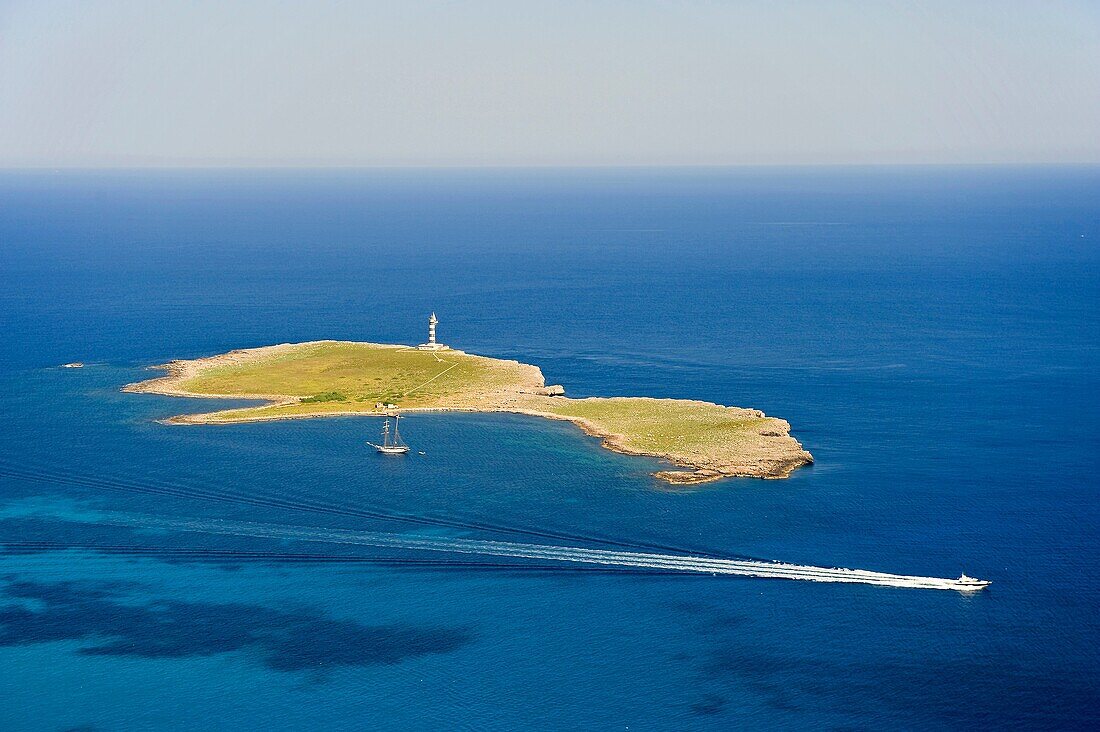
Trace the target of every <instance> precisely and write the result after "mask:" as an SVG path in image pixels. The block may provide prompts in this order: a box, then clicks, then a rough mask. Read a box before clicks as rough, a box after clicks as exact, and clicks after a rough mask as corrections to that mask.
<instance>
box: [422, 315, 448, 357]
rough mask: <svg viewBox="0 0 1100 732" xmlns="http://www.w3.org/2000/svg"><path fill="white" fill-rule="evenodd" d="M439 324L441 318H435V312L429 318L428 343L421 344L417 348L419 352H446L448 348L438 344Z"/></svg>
mask: <svg viewBox="0 0 1100 732" xmlns="http://www.w3.org/2000/svg"><path fill="white" fill-rule="evenodd" d="M438 323H439V318H437V317H435V313H434V312H433V313H432V314H431V316H429V317H428V342H427V343H421V344H420V345H419V346H417V348H418V349H419V350H421V351H445V350H447V346H445V345H443V344H442V343H438V342H437V341H436V340H435V326H436V325H437V324H438Z"/></svg>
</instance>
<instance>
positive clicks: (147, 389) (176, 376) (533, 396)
mask: <svg viewBox="0 0 1100 732" xmlns="http://www.w3.org/2000/svg"><path fill="white" fill-rule="evenodd" d="M329 343H338V342H335V341H314V342H310V343H299V344H280V345H275V346H263V347H259V348H250V349H240V350H234V351H230V352H228V353H225V354H220V355H217V356H210V357H206V358H199V359H193V360H176V361H172V362H169V363H167V364H163V365H160V366H155V367H153V368H156V369H162V370H164V371H166V373H165V375H163V376H160V377H157V378H153V379H148V380H145V381H140V382H136V383H132V384H127V385H126V386H124V387H123V389H122V390H123V391H126V392H134V393H148V394H161V395H166V396H178V397H188V398H204V399H238V400H239V399H254V400H258V401H264V402H267V404H265V405H264V406H265V407H279V406H282V407H289V406H300V405H301V404H303V402H302V401H301V399H302V397H300V396H291V395H286V394H264V393H229V394H224V393H221V394H215V393H207V392H196V391H192V390H189V389H187V388H186V383H187V382H188V381H189V380H191V379H193V378H195V377H197V376H199V375H200V374H203V373H206V372H208V371H209V370H210V369H213V368H219V367H223V366H241V365H251V364H262V363H264V362H265V361H267V360H269V359H271V358H278V357H280V356H283V355H285V354H290V353H293V352H294V351H296V350H297V349H301V348H303V347H309V346H324V345H325V344H329ZM362 345H364V346H370V347H372V348H373V347H389V348H397V349H401V348H404V347H402V346H388V345H387V346H384V345H382V344H362ZM452 353H455V354H461V355H463V356H466V354H462V352H460V351H456V352H452ZM502 363H507V364H508V365H510V366H518V367H522V369H523V372H522V373H523V382H524V383H523V384H522V385H520V386H517V387H515V388H512V389H509V390H506V391H499V392H486V393H484V394H478V395H477V396H476V398H475V399H470V400H469V401H468V402H467V403H454V404H440V405H434V406H416V407H399V408H398V409H396V410H376V409H368V408H358V409H333V408H328V407H325V408H321V407H318V408H317V409H316V410H314V411H297V412H294V413H279V412H272V413H270V414H263V413H262V412H263V410H259V412H260V413H257V409H256V408H255V407H244V408H239V409H228V410H221V411H217V412H210V413H200V414H186V415H178V416H174V417H170V418H168V419H165V420H162V422H164V423H165V424H174V425H209V424H236V423H244V422H267V421H282V420H290V419H309V418H318V417H332V416H375V417H381V416H385V415H386V414H390V413H393V412H397V413H403V414H405V413H416V412H448V411H455V412H505V413H512V414H523V415H528V416H533V417H541V418H545V419H555V420H564V421H568V422H571V423H573V424H575V425H576V426H577V427H579V428H580V429H581V430H582V431H583V432H584V433H585V434H587V435H590V436H592V437H595V438H598V439H599V440H600V441H601V443H600V444H601V445H602V446H603V447H605V448H606V449H608V450H611V451H614V452H618V453H622V454H625V455H640V456H646V457H651V458H657V459H660V460H664V461H667V462H669V463H671V464H672V465H673V466H675V467H676V468H679V469H677V470H671V469H670V470H660V471H657V472H655V473H653V476H654V477H655V478H657V479H658V480H661V481H664V482H666V483H669V484H670V485H674V486H689V485H697V484H701V483H707V482H712V481H716V480H721V479H723V478H731V477H752V478H770V479H778V478H787V477H789V476H790V475H791V473H792V472H793V471H794V470H796V469H797V468H799V467H801V466H803V465H807V464H810V463H812V462H813V457H812V456H811V455H810V453H809V452H807V451H806V450H804V449H803V448H802V445H801V444H800V443H799V442H798V441H797V440H795V439H794V438H793V437H791V435H790V425H789V424H788V423H787V422H786V421H785V420H781V419H777V418H774V417H767V416H766V415H764V413H763V412H760V411H758V410H747V409H740V408H736V407H724V406H722V405H717V404H711V403H708V402H684V401H682V400H659V399H645V398H632V397H618V398H615V399H602V398H591V399H590V400H568V399H567V398H566V397H564V396H562V394H563V393H564V390H563V389H562V388H561V387H560V386H556V385H555V386H550V387H548V386H546V384H545V380H544V379H543V376H542V372H541V370H540V369H539V368H538V367H536V366H531V365H529V364H519V363H518V362H502ZM616 400H636V401H647V402H652V403H653V408H654V409H655V410H660V409H661V408H662V407H663V406H664V404H666V403H667V404H669V405H672V404H676V405H683V404H693V405H696V404H697V405H699V406H700V408H705V409H711V410H730V411H731V412H736V414H737V416H739V417H749V418H752V419H754V420H755V421H758V422H760V423H762V426H761V428H760V429H756V430H752V431H745V432H744V433H739V434H738V437H739V441H738V443H737V449H736V450H731V449H723V450H714V451H713V454H696V453H692V454H685V453H683V452H677V451H675V450H659V449H642V448H639V447H637V446H636V445H632V444H631V439H632V438H631V436H630V435H627V434H623V433H620V432H616V431H613V430H610V429H608V428H607V427H606V426H604V425H601V424H598V423H597V422H596V421H593V420H592V419H588V418H585V417H583V416H577V415H572V414H562V413H560V410H559V411H553V410H554V409H558V408H560V406H561V404H562V403H563V402H571V403H573V404H576V403H584V402H586V401H597V402H601V403H602V402H614V401H616ZM472 402H477V403H472ZM236 412H239V413H240V416H234V413H236Z"/></svg>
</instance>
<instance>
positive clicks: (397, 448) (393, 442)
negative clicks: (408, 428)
mask: <svg viewBox="0 0 1100 732" xmlns="http://www.w3.org/2000/svg"><path fill="white" fill-rule="evenodd" d="M400 420H401V415H400V414H395V415H393V439H390V421H389V420H388V419H387V420H386V421H385V422H383V423H382V444H381V445H376V444H374V443H373V442H368V443H367V444H368V445H370V446H371V447H373V448H374V449H375V450H377V451H378V452H380V453H382V454H383V455H404V454H405V453H407V452H408V451H409V446H408V445H406V444H405V443H404V442H403V441H402V440H401V433H400V432H399V431H398V428H397V427H398V426H397V423H398V422H399V421H400Z"/></svg>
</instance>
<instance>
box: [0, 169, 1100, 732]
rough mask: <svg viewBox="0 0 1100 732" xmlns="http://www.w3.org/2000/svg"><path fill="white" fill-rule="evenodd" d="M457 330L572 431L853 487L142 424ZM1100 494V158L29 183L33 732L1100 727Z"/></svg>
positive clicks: (2, 536)
mask: <svg viewBox="0 0 1100 732" xmlns="http://www.w3.org/2000/svg"><path fill="white" fill-rule="evenodd" d="M433 311H434V312H436V313H437V314H438V317H439V321H440V324H439V339H440V340H441V341H442V342H444V343H447V344H450V345H452V346H453V347H456V348H460V349H462V350H464V351H467V352H471V353H476V354H482V355H486V356H492V357H495V358H505V359H517V360H520V361H523V362H526V363H533V364H537V365H539V366H540V367H541V368H542V370H543V372H544V373H545V375H546V378H547V381H548V383H556V384H563V385H564V386H565V389H566V391H567V393H568V394H569V395H571V396H574V397H584V396H591V395H601V396H620V395H622V396H629V395H643V396H653V397H671V398H683V399H702V400H707V401H713V402H718V403H722V404H729V405H738V406H744V407H752V408H756V409H760V410H763V411H764V412H766V413H767V414H769V415H774V416H778V417H781V418H783V419H786V420H788V421H789V422H790V424H791V428H792V434H793V435H794V436H795V437H796V438H797V439H798V440H799V441H800V442H802V444H803V445H804V446H805V448H806V449H807V450H809V451H810V452H811V453H812V454H813V456H814V458H815V462H814V464H813V465H812V466H810V467H806V468H803V469H800V470H798V471H797V472H795V473H794V474H793V475H792V476H791V477H790V479H787V480H755V479H731V480H723V481H720V482H715V483H711V484H705V485H700V486H694V487H679V488H675V487H671V486H669V485H667V484H664V483H661V482H659V481H657V480H656V479H654V478H653V477H652V475H651V474H652V473H653V472H654V471H655V470H660V469H661V468H662V467H664V466H663V464H662V463H661V462H660V461H658V460H656V459H650V458H645V457H632V456H627V455H620V454H616V453H613V452H610V451H608V450H606V449H603V448H601V447H600V445H599V442H598V441H597V440H595V439H593V438H590V437H587V436H585V435H584V434H582V433H581V432H580V431H579V430H577V429H576V428H574V427H573V426H572V425H570V424H568V423H561V422H551V421H546V420H541V419H538V418H533V417H526V416H520V415H506V414H416V415H412V416H409V417H408V418H407V419H406V420H403V422H402V432H403V435H404V436H405V438H406V439H407V441H408V442H409V443H410V444H411V445H412V447H413V451H412V452H411V453H410V454H409V455H408V456H406V457H405V458H397V459H394V458H392V457H385V456H380V455H378V454H376V453H375V452H374V451H373V450H371V449H370V448H369V446H367V445H366V444H365V442H366V440H368V439H374V438H376V435H377V432H378V430H379V427H380V425H379V424H378V420H377V419H372V418H329V419H313V420H303V421H287V422H275V423H266V424H242V425H231V426H172V425H166V424H164V423H162V422H161V421H160V420H162V419H163V418H166V417H168V416H171V415H174V414H180V413H187V412H195V411H200V410H210V409H215V408H218V407H221V406H224V405H227V404H237V403H244V402H212V401H210V400H198V399H195V400H191V399H179V398H171V397H163V396H155V395H147V394H131V393H123V392H121V391H120V388H121V387H122V386H123V385H125V384H127V383H129V382H133V381H136V380H140V379H144V378H149V377H152V376H155V375H156V372H154V371H151V370H150V367H152V366H155V365H157V364H163V363H165V362H167V361H169V360H171V359H176V358H195V357H200V356H206V355H212V354H217V353H222V352H225V351H228V350H231V349H235V348H243V347H251V346H262V345H268V344H275V343H288V342H297V341H305V340H315V339H329V338H331V339H349V340H362V341H374V342H387V343H418V342H420V341H422V340H424V338H425V337H426V327H427V318H428V315H429V314H430V313H431V312H433ZM76 361H79V362H82V363H83V364H84V367H83V368H79V369H75V368H73V369H66V368H60V366H61V365H62V364H64V363H67V362H76ZM1098 475H1100V168H1097V167H1087V166H1086V167H1080V166H1078V167H1074V166H1065V167H997V166H993V167H965V166H960V167H849V168H845V167H836V168H736V169H721V168H716V169H644V168H640V169H484V170H433V169H415V170H401V169H392V170H386V169H382V170H323V171H313V170H176V171H171V170H123V171H94V170H78V171H53V170H36V171H4V172H0V702H2V703H0V729H3V730H7V731H9V732H17V731H21V730H36V731H37V730H196V729H225V730H302V729H325V730H364V729H371V730H489V731H492V730H636V731H641V730H689V731H690V730H729V729H790V730H803V729H838V730H854V729H876V730H878V729H918V730H923V729H928V730H940V729H967V730H973V729H991V730H992V729H997V730H1000V729H1011V728H1014V729H1021V728H1027V729H1096V728H1097V727H1098V726H1100V501H1098V486H1100V478H1098ZM348 532H371V533H373V534H380V533H382V534H386V535H387V536H392V537H395V541H396V542H397V543H396V544H394V545H393V546H381V547H380V546H372V545H366V544H362V543H355V542H351V543H349V542H347V541H343V540H341V537H346V536H347V535H348ZM423 538H430V539H432V540H433V541H438V542H444V543H446V542H449V541H451V540H454V539H478V540H493V541H500V542H512V543H524V544H540V545H545V544H552V545H555V546H561V547H588V548H604V549H608V548H610V549H612V550H616V551H648V552H663V553H689V554H706V555H708V556H717V557H753V558H759V559H765V560H782V561H786V562H796V563H804V564H812V565H820V566H827V567H833V566H836V567H851V568H858V569H869V570H878V571H884V572H895V573H905V574H918V575H931V576H940V577H957V576H958V575H959V574H960V573H962V572H965V573H966V574H968V575H971V576H975V577H979V578H982V579H987V580H991V581H992V585H991V586H990V587H989V589H987V590H986V591H983V592H980V593H974V594H963V593H957V592H949V591H932V590H919V589H911V588H895V587H876V586H866V585H845V584H819V583H815V582H798V581H789V580H773V579H754V578H744V577H727V576H712V575H709V574H705V573H668V572H662V571H658V570H646V569H645V568H629V567H621V568H617V567H597V566H585V565H582V564H568V563H560V562H557V563H555V562H539V561H536V560H531V559H522V558H515V557H508V556H489V557H485V556H476V555H468V554H462V553H458V552H455V553H450V552H446V551H444V552H438V551H436V552H427V551H421V550H418V549H415V548H412V549H410V548H406V547H405V546H404V545H402V544H401V542H402V541H406V540H410V541H409V542H407V543H411V540H417V539H423Z"/></svg>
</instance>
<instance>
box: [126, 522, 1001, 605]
mask: <svg viewBox="0 0 1100 732" xmlns="http://www.w3.org/2000/svg"><path fill="white" fill-rule="evenodd" d="M105 523H118V524H124V525H128V526H133V525H135V524H137V525H140V526H145V527H148V528H165V529H175V530H179V531H194V532H200V533H206V534H227V535H231V536H254V537H259V538H269V539H293V540H299V541H312V542H321V543H329V544H355V545H359V546H374V547H387V548H393V549H407V550H416V551H430V552H446V553H449V554H477V555H481V556H494V557H511V558H516V559H538V560H542V561H551V562H570V563H576V564H589V565H603V566H609V567H633V568H640V569H659V570H668V571H676V572H693V573H699V574H711V575H737V576H742V577H768V578H774V579H792V580H807V581H811V582H847V583H856V584H865V585H881V586H885V587H915V588H921V589H929V590H958V591H971V590H975V589H981V586H978V587H975V586H974V585H971V584H966V583H962V582H960V580H957V579H947V578H941V577H920V576H914V575H904V574H888V573H885V572H872V571H868V570H863V569H843V568H836V567H814V566H811V565H804V564H786V563H783V562H764V561H759V560H742V559H712V558H709V557H698V556H691V555H679V554H653V553H648V552H633V551H631V552H625V551H611V550H607V549H587V548H584V547H572V546H553V545H549V544H521V543H517V542H508V541H488V540H481V539H457V538H436V537H419V536H409V535H405V534H384V533H377V532H371V531H351V530H346V529H316V528H308V527H296V526H286V525H281V524H260V523H250V522H229V521H173V520H166V519H155V518H149V519H143V520H133V519H106V521H105Z"/></svg>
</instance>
